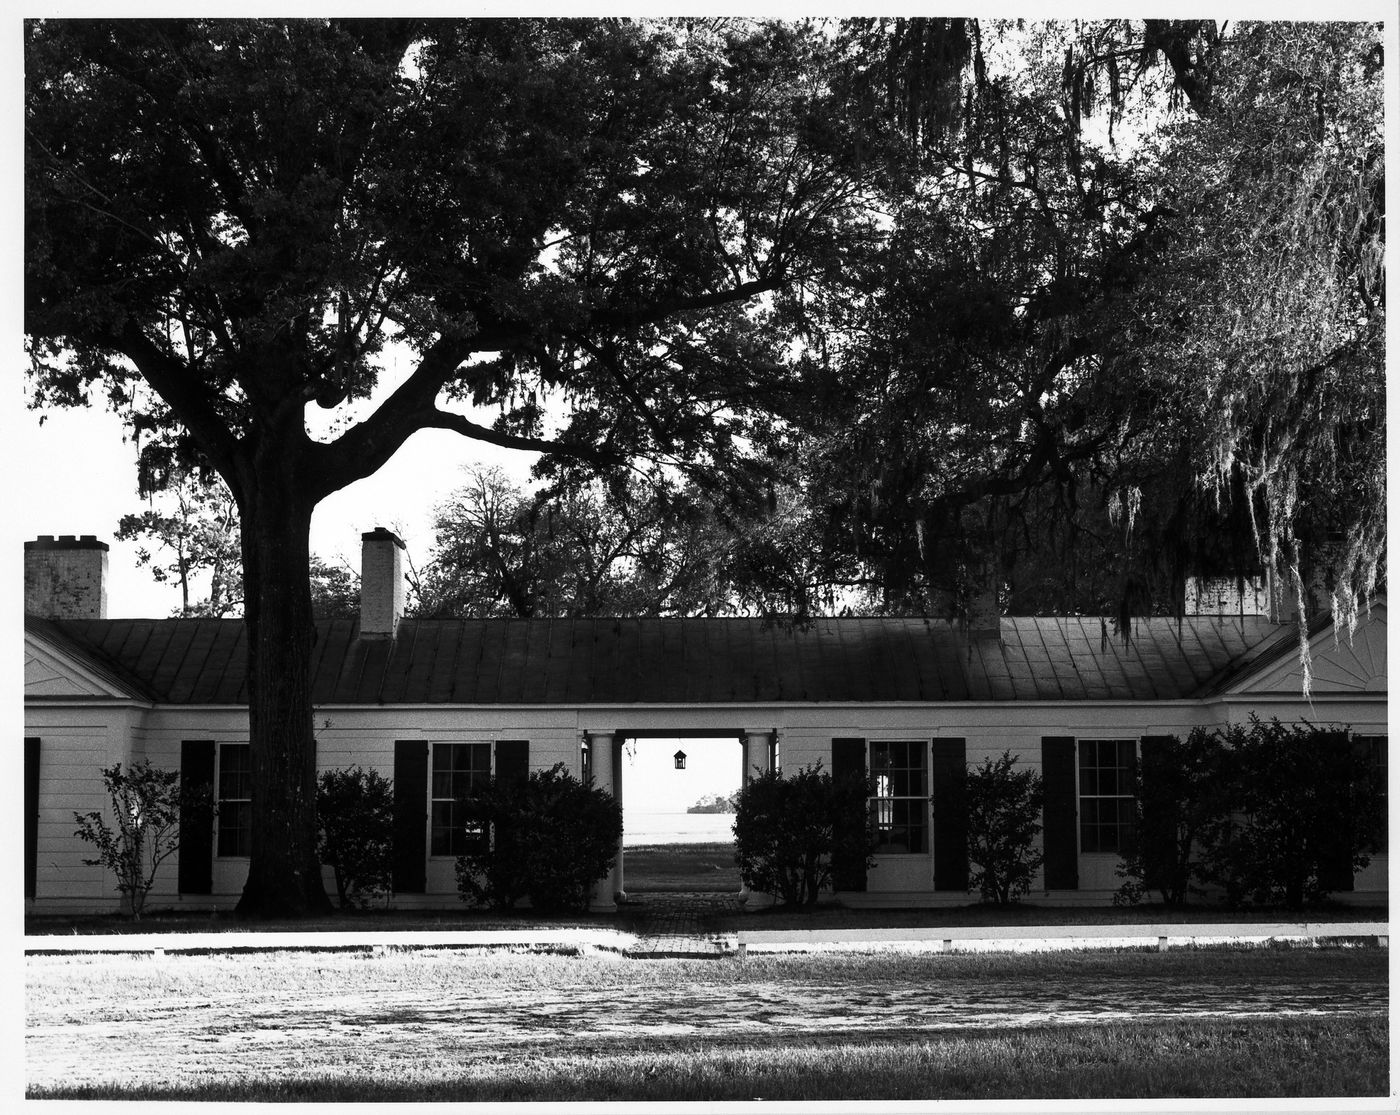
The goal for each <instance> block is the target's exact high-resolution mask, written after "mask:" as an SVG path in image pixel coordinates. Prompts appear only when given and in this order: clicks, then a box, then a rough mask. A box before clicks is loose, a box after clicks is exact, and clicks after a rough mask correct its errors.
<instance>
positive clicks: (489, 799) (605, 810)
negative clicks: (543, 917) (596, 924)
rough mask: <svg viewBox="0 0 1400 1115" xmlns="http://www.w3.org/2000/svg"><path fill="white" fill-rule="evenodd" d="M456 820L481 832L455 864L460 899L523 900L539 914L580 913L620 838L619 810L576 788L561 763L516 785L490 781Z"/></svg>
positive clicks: (499, 905) (598, 793) (508, 904)
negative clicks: (473, 847) (474, 848)
mask: <svg viewBox="0 0 1400 1115" xmlns="http://www.w3.org/2000/svg"><path fill="white" fill-rule="evenodd" d="M462 816H463V817H464V818H465V823H466V825H467V826H468V828H469V829H476V830H478V831H480V832H481V833H482V834H483V837H482V840H481V842H480V846H479V848H478V850H477V851H474V852H470V853H468V854H467V855H464V856H461V857H459V858H458V860H457V889H458V890H459V891H460V892H461V895H462V899H463V901H473V902H477V903H482V904H486V905H489V906H491V907H493V908H495V909H498V910H509V909H511V908H512V907H514V906H515V904H516V903H517V902H519V901H520V900H521V899H522V898H526V897H528V898H529V899H530V905H531V907H532V908H533V909H535V910H539V911H542V912H546V913H553V912H558V911H568V910H583V909H586V908H587V906H588V899H589V894H590V893H591V891H592V889H593V885H594V884H595V883H596V882H597V881H598V880H599V879H602V878H604V877H606V875H607V874H608V872H609V871H610V870H611V869H612V863H613V860H614V859H616V857H617V849H618V844H619V842H620V841H621V840H622V807H621V806H620V805H619V804H618V803H617V801H616V799H615V798H614V797H613V796H612V795H611V794H610V793H608V792H607V791H606V790H602V789H599V788H597V787H595V786H593V785H591V784H585V783H582V782H580V781H579V780H578V779H577V778H575V777H574V776H573V775H571V774H569V773H568V771H566V770H565V769H564V765H563V764H562V763H558V764H556V765H555V766H554V767H553V768H552V769H550V770H547V771H538V770H536V771H531V772H530V775H529V777H528V778H527V779H526V780H525V781H523V782H521V781H518V780H510V779H504V780H503V779H497V778H493V779H491V781H490V782H488V783H487V784H486V786H485V787H484V788H483V789H481V790H478V791H477V792H475V793H474V794H473V795H472V796H471V797H469V798H467V799H466V802H465V811H464V812H463V814H462Z"/></svg>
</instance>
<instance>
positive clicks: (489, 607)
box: [414, 469, 734, 617]
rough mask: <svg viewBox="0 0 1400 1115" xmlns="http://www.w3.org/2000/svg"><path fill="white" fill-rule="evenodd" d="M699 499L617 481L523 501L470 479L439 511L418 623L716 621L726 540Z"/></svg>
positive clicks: (488, 476)
mask: <svg viewBox="0 0 1400 1115" xmlns="http://www.w3.org/2000/svg"><path fill="white" fill-rule="evenodd" d="M697 495H698V494H697V493H695V492H693V491H692V492H685V491H683V492H680V493H675V492H668V491H666V490H665V489H664V488H663V489H659V490H657V489H651V490H647V489H644V488H643V486H642V485H626V484H623V483H620V482H619V483H618V484H615V485H613V486H612V489H611V490H610V491H607V492H605V491H602V490H600V486H599V485H596V484H590V485H585V486H583V487H574V486H566V487H563V488H559V487H557V486H556V487H553V488H549V489H545V490H542V491H539V492H537V493H535V494H534V495H530V494H527V493H526V492H524V491H522V490H521V489H520V488H518V487H517V486H516V485H514V484H513V483H512V482H511V481H510V480H509V479H508V478H507V477H506V476H505V474H504V473H502V472H501V471H500V470H499V469H491V470H486V471H479V470H478V471H474V472H472V473H471V474H470V478H469V480H468V483H467V484H466V485H464V486H463V487H461V488H459V489H458V490H457V491H456V492H455V493H454V494H453V495H452V497H451V498H450V499H449V500H448V501H447V502H445V503H443V504H442V505H441V506H439V507H438V509H437V516H436V532H437V541H436V545H435V547H434V550H433V555H432V559H431V562H430V564H429V567H428V569H427V570H426V571H425V572H424V573H423V574H422V575H420V576H419V577H418V578H417V581H416V584H415V586H414V587H415V589H416V595H417V596H418V604H417V606H416V607H415V609H414V610H415V612H416V613H417V614H418V615H420V616H431V617H443V616H482V617H486V616H520V617H530V616H535V617H545V616H633V615H651V616H655V615H717V614H724V613H727V612H731V611H732V610H733V608H734V599H733V595H732V591H731V589H730V587H729V581H728V577H727V576H726V566H727V562H726V561H725V557H726V550H728V549H729V548H730V547H731V545H732V542H731V537H730V535H729V534H728V533H727V532H726V531H724V530H723V529H722V528H721V527H720V526H719V524H718V523H717V522H716V520H715V517H714V515H713V512H712V511H711V510H710V509H709V507H708V506H707V505H706V503H705V502H704V500H703V498H697Z"/></svg>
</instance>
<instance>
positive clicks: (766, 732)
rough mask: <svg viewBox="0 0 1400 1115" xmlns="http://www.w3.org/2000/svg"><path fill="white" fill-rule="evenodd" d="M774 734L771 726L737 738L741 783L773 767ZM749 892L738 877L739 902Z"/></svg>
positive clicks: (753, 729)
mask: <svg viewBox="0 0 1400 1115" xmlns="http://www.w3.org/2000/svg"><path fill="white" fill-rule="evenodd" d="M776 735H777V733H776V732H775V731H774V730H773V729H772V728H745V729H744V734H743V736H742V737H741V738H740V740H739V744H740V750H741V751H742V752H743V756H744V769H743V782H742V785H744V786H747V785H748V784H749V782H750V781H751V780H752V779H753V778H754V777H755V776H756V775H760V774H767V773H768V772H769V771H770V770H772V769H773V742H774V739H775V737H776ZM750 894H751V892H750V890H749V885H748V883H746V882H744V881H743V880H742V879H740V880H739V902H740V903H741V904H743V903H747V902H748V901H749V897H750Z"/></svg>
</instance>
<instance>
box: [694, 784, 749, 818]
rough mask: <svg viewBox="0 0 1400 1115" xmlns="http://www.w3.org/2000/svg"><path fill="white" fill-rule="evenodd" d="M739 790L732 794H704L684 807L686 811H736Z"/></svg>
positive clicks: (737, 808)
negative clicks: (693, 802) (692, 803)
mask: <svg viewBox="0 0 1400 1115" xmlns="http://www.w3.org/2000/svg"><path fill="white" fill-rule="evenodd" d="M739 794H740V791H739V790H735V791H734V792H733V793H732V794H705V795H704V796H703V797H701V798H700V800H699V801H697V802H696V803H695V804H694V805H690V806H687V807H686V812H687V813H737V812H738V810H739Z"/></svg>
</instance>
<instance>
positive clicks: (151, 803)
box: [73, 759, 212, 921]
mask: <svg viewBox="0 0 1400 1115" xmlns="http://www.w3.org/2000/svg"><path fill="white" fill-rule="evenodd" d="M102 785H103V786H104V787H105V788H106V790H107V796H108V798H109V799H110V800H111V803H112V816H113V818H114V819H115V820H116V828H112V827H111V826H110V825H108V823H107V820H106V818H104V817H103V816H102V814H101V813H96V812H94V813H86V814H84V813H74V814H73V820H74V821H76V822H77V825H78V828H77V831H76V832H75V833H74V835H75V836H77V837H78V838H79V839H81V840H83V841H85V842H87V843H89V844H93V845H95V846H96V847H97V857H96V858H95V859H85V860H83V862H84V863H85V864H87V865H88V866H90V867H105V868H106V869H107V870H108V871H111V872H112V873H113V874H114V875H116V877H117V890H118V891H120V892H121V893H122V894H123V895H124V896H125V898H126V902H127V908H128V910H129V911H130V913H131V916H132V917H133V918H134V919H136V920H138V921H139V920H140V918H141V912H142V911H143V910H144V909H145V907H146V896H147V895H148V894H150V892H151V887H152V886H153V885H154V883H155V878H156V872H157V870H158V869H159V868H160V865H161V864H162V863H163V862H165V860H167V859H168V858H169V857H170V856H171V855H172V854H174V853H175V852H177V851H178V850H179V848H180V814H181V810H182V808H183V809H184V811H185V813H186V815H187V817H188V818H189V820H190V822H191V823H194V822H195V820H196V818H202V819H204V820H206V821H207V820H208V818H209V816H210V806H211V801H212V798H211V794H210V790H209V788H208V787H202V788H201V789H200V791H198V792H192V793H191V794H189V795H188V796H182V794H181V791H180V773H179V771H172V770H161V769H160V768H159V767H153V766H151V764H150V762H149V761H148V760H145V759H142V760H140V761H138V762H135V763H132V764H131V765H130V766H129V767H127V768H126V769H125V770H123V769H122V765H121V763H116V764H115V765H113V766H110V767H104V768H103V769H102Z"/></svg>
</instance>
